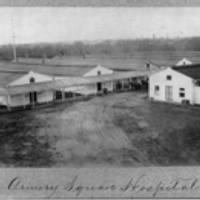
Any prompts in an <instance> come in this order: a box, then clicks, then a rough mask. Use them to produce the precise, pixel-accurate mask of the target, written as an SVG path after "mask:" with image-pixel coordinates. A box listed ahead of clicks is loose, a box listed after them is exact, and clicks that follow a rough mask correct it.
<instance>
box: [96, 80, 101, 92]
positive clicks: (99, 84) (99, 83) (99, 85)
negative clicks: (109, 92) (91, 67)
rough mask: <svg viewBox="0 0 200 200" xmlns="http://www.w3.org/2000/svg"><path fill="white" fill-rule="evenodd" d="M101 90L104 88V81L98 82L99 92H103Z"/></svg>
mask: <svg viewBox="0 0 200 200" xmlns="http://www.w3.org/2000/svg"><path fill="white" fill-rule="evenodd" d="M101 90H102V83H101V82H98V83H97V92H101Z"/></svg>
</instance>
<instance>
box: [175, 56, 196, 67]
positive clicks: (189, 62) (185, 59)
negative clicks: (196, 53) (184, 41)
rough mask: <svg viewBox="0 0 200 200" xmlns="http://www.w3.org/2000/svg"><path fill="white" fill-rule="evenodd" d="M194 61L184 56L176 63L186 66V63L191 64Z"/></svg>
mask: <svg viewBox="0 0 200 200" xmlns="http://www.w3.org/2000/svg"><path fill="white" fill-rule="evenodd" d="M191 64H192V61H191V60H189V59H187V58H182V59H181V60H179V61H178V62H177V63H176V66H184V65H191Z"/></svg>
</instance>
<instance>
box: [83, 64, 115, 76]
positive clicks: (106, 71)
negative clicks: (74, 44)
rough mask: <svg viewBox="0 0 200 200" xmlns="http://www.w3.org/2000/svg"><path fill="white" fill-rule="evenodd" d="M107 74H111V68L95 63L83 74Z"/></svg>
mask: <svg viewBox="0 0 200 200" xmlns="http://www.w3.org/2000/svg"><path fill="white" fill-rule="evenodd" d="M108 74H113V70H111V69H108V68H106V67H103V66H101V65H97V66H96V67H94V68H93V69H91V70H89V71H88V72H86V73H84V74H83V76H84V77H89V76H100V75H108Z"/></svg>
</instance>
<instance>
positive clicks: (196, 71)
mask: <svg viewBox="0 0 200 200" xmlns="http://www.w3.org/2000/svg"><path fill="white" fill-rule="evenodd" d="M149 97H150V98H151V99H154V100H158V101H165V102H175V103H190V104H200V64H195V65H185V66H181V67H180V66H175V67H168V68H166V69H164V70H161V71H160V72H157V73H154V74H152V75H150V77H149Z"/></svg>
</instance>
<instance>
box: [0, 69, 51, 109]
mask: <svg viewBox="0 0 200 200" xmlns="http://www.w3.org/2000/svg"><path fill="white" fill-rule="evenodd" d="M52 80H53V77H51V76H48V75H44V74H40V73H36V72H33V71H30V72H27V73H18V74H15V73H11V74H9V75H8V76H6V77H5V80H4V85H3V86H4V88H9V87H13V86H22V85H28V84H34V83H40V82H47V81H52ZM53 98H54V92H53V91H52V90H49V91H48V90H46V91H41V92H29V93H24V94H18V95H9V96H7V97H6V96H0V104H1V105H6V106H7V105H9V106H10V107H16V106H26V105H33V104H37V103H44V102H49V101H52V100H53Z"/></svg>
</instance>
